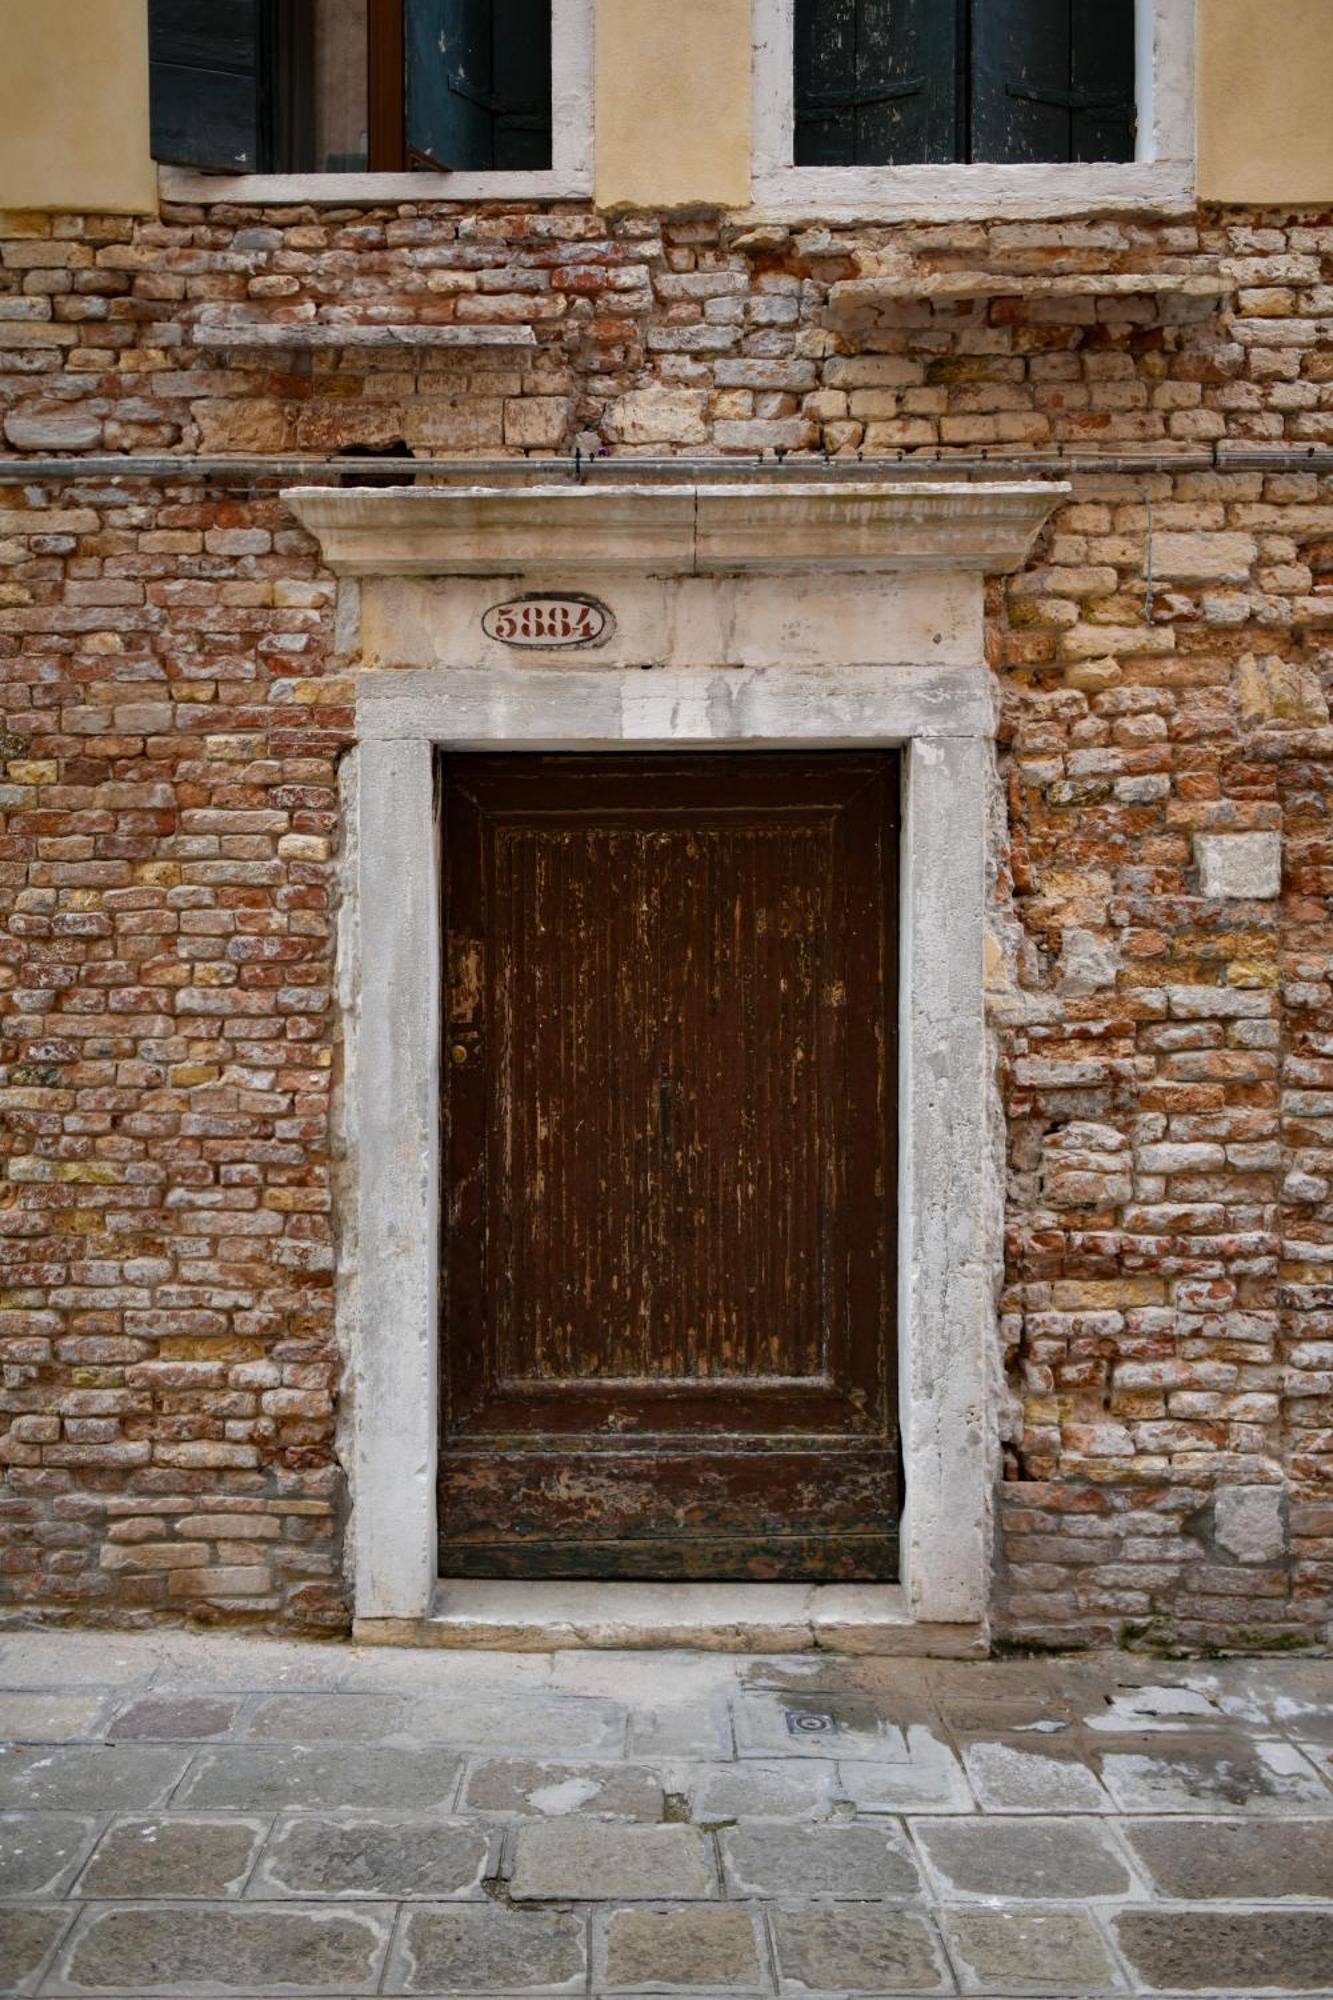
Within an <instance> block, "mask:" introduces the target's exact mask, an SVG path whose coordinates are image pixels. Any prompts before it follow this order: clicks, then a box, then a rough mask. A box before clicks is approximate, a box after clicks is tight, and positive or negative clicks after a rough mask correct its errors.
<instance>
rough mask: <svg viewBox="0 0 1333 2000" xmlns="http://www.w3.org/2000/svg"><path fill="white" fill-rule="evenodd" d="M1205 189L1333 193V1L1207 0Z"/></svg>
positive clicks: (1261, 197)
mask: <svg viewBox="0 0 1333 2000" xmlns="http://www.w3.org/2000/svg"><path fill="white" fill-rule="evenodd" d="M1198 34H1199V72H1198V107H1199V111H1198V116H1199V194H1200V196H1201V198H1202V199H1203V200H1205V201H1242V202H1266V201H1271V202H1311V201H1313V202H1328V201H1333V0H1199V17H1198Z"/></svg>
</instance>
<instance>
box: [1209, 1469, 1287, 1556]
mask: <svg viewBox="0 0 1333 2000" xmlns="http://www.w3.org/2000/svg"><path fill="white" fill-rule="evenodd" d="M1213 1539H1214V1540H1215V1541H1216V1542H1217V1544H1218V1546H1219V1548H1223V1549H1225V1550H1226V1552H1227V1554H1228V1555H1232V1556H1234V1557H1235V1558H1236V1561H1237V1562H1242V1563H1262V1562H1272V1561H1273V1559H1274V1558H1275V1557H1277V1556H1280V1555H1282V1554H1283V1553H1284V1552H1285V1549H1286V1531H1285V1527H1284V1524H1283V1519H1282V1488H1281V1487H1280V1486H1224V1487H1222V1488H1221V1490H1220V1491H1219V1493H1218V1494H1217V1497H1216V1499H1215V1500H1214V1501H1213Z"/></svg>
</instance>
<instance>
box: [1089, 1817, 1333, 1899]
mask: <svg viewBox="0 0 1333 2000" xmlns="http://www.w3.org/2000/svg"><path fill="white" fill-rule="evenodd" d="M1125 1835H1126V1838H1127V1839H1128V1841H1129V1843H1130V1846H1131V1847H1132V1848H1133V1849H1134V1852H1135V1853H1136V1854H1137V1855H1138V1856H1139V1857H1140V1859H1141V1860H1142V1862H1143V1864H1144V1867H1145V1869H1146V1871H1147V1873H1148V1874H1149V1876H1150V1877H1151V1878H1152V1880H1153V1882H1155V1883H1156V1885H1157V1888H1158V1891H1159V1892H1160V1894H1162V1895H1163V1896H1174V1897H1177V1898H1179V1900H1180V1901H1181V1902H1189V1903H1203V1902H1209V1901H1213V1900H1216V1899H1220V1900H1222V1901H1226V1902H1238V1903H1247V1902H1266V1901H1269V1900H1270V1899H1272V1900H1280V1899H1281V1898H1283V1897H1289V1898H1291V1899H1292V1900H1294V1901H1300V1900H1302V1899H1304V1900H1309V1901H1319V1900H1321V1899H1323V1900H1327V1899H1330V1898H1333V1821H1329V1820H1282V1821H1279V1822H1278V1823H1277V1824H1273V1823H1271V1822H1266V1823H1265V1824H1263V1825H1255V1824H1254V1823H1253V1822H1252V1821H1251V1822H1246V1821H1244V1820H1239V1821H1238V1820H1227V1819H1210V1820H1132V1821H1130V1823H1129V1824H1128V1825H1127V1826H1126V1828H1125Z"/></svg>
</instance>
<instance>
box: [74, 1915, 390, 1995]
mask: <svg viewBox="0 0 1333 2000" xmlns="http://www.w3.org/2000/svg"><path fill="white" fill-rule="evenodd" d="M389 1930H390V1915H389V1912H387V1911H383V1912H381V1911H378V1910H375V1909H373V1908H367V1909H351V1908H343V1909H337V1910H331V1909H328V1908H323V1909H297V1908H295V1907H293V1906H290V1905H288V1906H283V1907H281V1908H265V1907H263V1906H259V1905H247V1904H233V1905H231V1906H229V1907H219V1906H216V1905H214V1906H209V1905H207V1904H199V1903H195V1904H179V1905H172V1904H164V1903H155V1904H138V1905H135V1904H131V1905H122V1906H120V1907H117V1908H112V1909H108V1910H90V1911H89V1912H88V1913H87V1914H86V1915H85V1917H84V1919H83V1921H82V1922H81V1923H80V1925H79V1927H78V1929H77V1931H76V1932H75V1934H74V1936H73V1938H72V1940H71V1941H70V1943H69V1944H68V1945H67V1946H66V1947H65V1949H64V1951H63V1953H62V1955H61V1961H60V1967H59V1972H58V1974H57V1975H56V1976H55V1977H53V1978H52V1979H51V1980H50V1981H49V1982H48V1984H49V1987H50V1990H51V1991H52V1992H53V1993H68V1994H77V1993H87V1994H91V1993H96V1994H99V1995H100V1994H104V1993H105V1994H136V1995H137V1994H142V1993H173V1994H175V1993H233V1994H237V1995H252V1996H256V2000H257V1996H260V1995H264V1994H269V1993H275V1992H284V1991H286V1992H294V1993H318V1992H320V1991H321V1990H323V1991H325V1992H327V1991H330V1990H331V1991H333V1992H336V1993H373V1992H375V1991H376V1989H377V1984H378V1980H379V1973H380V1967H381V1965H382V1963H383V1959H384V1953H385V1950H386V1949H387V1946H388V1942H389Z"/></svg>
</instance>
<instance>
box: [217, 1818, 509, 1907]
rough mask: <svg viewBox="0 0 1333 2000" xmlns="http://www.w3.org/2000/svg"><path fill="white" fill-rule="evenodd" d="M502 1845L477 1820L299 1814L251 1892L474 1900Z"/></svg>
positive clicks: (282, 1831)
mask: <svg viewBox="0 0 1333 2000" xmlns="http://www.w3.org/2000/svg"><path fill="white" fill-rule="evenodd" d="M499 1848H500V1835H499V1833H498V1831H495V1830H493V1829H492V1828H490V1827H488V1826H486V1825H485V1824H484V1823H482V1822H479V1821H477V1820H465V1819H408V1818H403V1817H401V1816H400V1815H398V1814H389V1813H375V1814H370V1813H357V1814H338V1815H336V1816H335V1815H328V1814H323V1813H302V1814H300V1815H299V1816H293V1817H290V1818H285V1819H284V1820H282V1821H281V1822H280V1824H279V1825H278V1826H277V1827H276V1828H275V1830H274V1833H273V1837H272V1839H271V1840H270V1842H269V1844H268V1847H267V1849H266V1851H265V1854H264V1858H263V1861H262V1862H261V1863H260V1866H259V1869H258V1872H257V1873H256V1875H255V1877H254V1879H253V1881H252V1882H251V1885H250V1893H251V1894H252V1895H257V1896H322V1897H323V1896H327V1897H344V1898H356V1897H360V1898H365V1897H370V1896H385V1897H390V1898H393V1899H394V1900H395V1901H407V1900H415V1901H428V1902H445V1901H447V1900H452V1899H454V1898H459V1899H461V1898H464V1897H468V1898H473V1899H476V1898H479V1897H480V1896H481V1895H482V1893H483V1890H482V1884H483V1883H484V1882H485V1881H486V1879H487V1877H488V1876H493V1875H494V1874H495V1873H496V1870H497V1867H498V1861H499Z"/></svg>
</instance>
